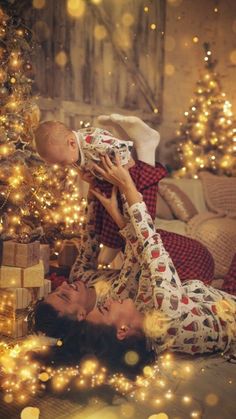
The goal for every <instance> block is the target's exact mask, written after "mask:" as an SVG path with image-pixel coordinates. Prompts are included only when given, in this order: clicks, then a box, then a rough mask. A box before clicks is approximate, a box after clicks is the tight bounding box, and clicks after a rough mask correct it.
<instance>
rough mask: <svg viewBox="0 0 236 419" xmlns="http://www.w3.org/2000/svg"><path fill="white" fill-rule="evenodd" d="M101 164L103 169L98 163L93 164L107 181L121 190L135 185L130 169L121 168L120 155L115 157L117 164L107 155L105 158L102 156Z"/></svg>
mask: <svg viewBox="0 0 236 419" xmlns="http://www.w3.org/2000/svg"><path fill="white" fill-rule="evenodd" d="M101 162H102V167H100V166H98V165H97V164H96V163H93V167H94V169H95V170H96V171H97V172H98V173H99V174H100V175H102V177H103V178H104V179H105V180H107V181H108V182H110V183H112V184H113V185H115V186H117V187H118V188H119V189H120V190H123V188H124V187H127V185H129V184H133V180H132V178H131V176H130V174H129V171H128V169H126V168H125V167H123V166H121V164H120V159H119V156H118V154H116V156H115V164H113V163H112V161H111V159H110V158H109V156H108V155H107V154H105V156H102V155H101Z"/></svg>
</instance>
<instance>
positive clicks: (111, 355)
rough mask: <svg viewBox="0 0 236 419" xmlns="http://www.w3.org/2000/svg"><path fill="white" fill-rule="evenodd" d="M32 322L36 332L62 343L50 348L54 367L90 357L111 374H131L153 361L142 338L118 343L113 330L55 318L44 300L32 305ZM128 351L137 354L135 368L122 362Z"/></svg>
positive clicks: (57, 314) (53, 312) (84, 321)
mask: <svg viewBox="0 0 236 419" xmlns="http://www.w3.org/2000/svg"><path fill="white" fill-rule="evenodd" d="M34 321H35V325H34V331H35V332H36V333H37V332H43V333H44V334H46V335H47V336H50V337H55V338H61V339H62V341H63V345H62V346H60V347H58V346H56V345H55V347H53V348H52V352H51V354H50V358H51V361H52V360H53V362H54V363H55V364H58V363H60V364H74V363H76V362H79V361H80V360H81V359H82V358H84V357H86V356H89V355H91V356H95V357H96V358H97V359H98V360H99V361H100V362H101V363H102V364H103V365H104V366H105V367H107V368H108V369H109V371H111V372H116V371H119V372H123V373H124V374H126V375H132V374H138V373H140V372H141V370H142V368H143V367H144V366H145V365H147V364H148V363H150V362H153V361H154V359H155V358H154V353H153V352H148V351H147V348H146V339H145V337H144V336H142V337H136V336H132V337H129V338H127V339H124V340H118V339H117V337H116V328H115V327H113V326H107V325H98V324H93V323H90V322H88V321H86V320H83V321H81V322H79V321H77V320H71V319H69V318H68V317H66V316H59V313H58V312H57V311H56V310H55V309H54V308H53V307H52V306H51V305H50V304H48V303H46V302H44V301H42V302H40V303H39V304H37V305H36V307H35V312H34ZM128 351H135V352H136V353H137V354H138V358H139V360H138V362H137V364H136V365H128V364H127V363H126V362H125V354H126V353H127V352H128ZM48 360H49V361H50V359H48Z"/></svg>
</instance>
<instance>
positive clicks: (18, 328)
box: [0, 310, 28, 338]
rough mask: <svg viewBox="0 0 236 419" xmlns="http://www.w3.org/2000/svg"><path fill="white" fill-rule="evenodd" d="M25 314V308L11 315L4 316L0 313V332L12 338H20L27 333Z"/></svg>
mask: <svg viewBox="0 0 236 419" xmlns="http://www.w3.org/2000/svg"><path fill="white" fill-rule="evenodd" d="M27 314H28V312H27V310H20V311H19V312H18V313H17V314H15V315H14V316H13V317H5V316H2V315H0V334H2V335H3V336H9V337H12V338H20V337H22V336H25V335H27V332H28V324H27V321H26V317H27Z"/></svg>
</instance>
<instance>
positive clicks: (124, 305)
mask: <svg viewBox="0 0 236 419" xmlns="http://www.w3.org/2000/svg"><path fill="white" fill-rule="evenodd" d="M138 315H139V313H138V311H137V309H136V307H135V305H134V302H133V300H131V298H127V299H125V300H123V301H115V300H112V299H108V300H107V301H106V303H105V304H104V305H103V307H101V308H99V309H98V308H95V309H93V310H92V311H90V313H88V314H87V317H86V320H88V321H89V322H91V323H94V324H105V325H107V326H115V327H116V329H117V330H118V329H119V328H120V327H122V326H123V325H126V326H128V327H130V326H132V325H133V324H135V323H136V319H137V317H138Z"/></svg>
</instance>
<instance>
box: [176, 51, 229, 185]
mask: <svg viewBox="0 0 236 419" xmlns="http://www.w3.org/2000/svg"><path fill="white" fill-rule="evenodd" d="M204 49H205V58H204V60H205V71H204V73H203V74H202V76H201V78H200V80H199V81H198V82H197V86H196V90H195V92H194V93H195V98H194V99H191V103H190V108H189V110H188V111H187V112H185V113H184V115H185V117H186V121H185V122H184V123H180V127H179V130H178V131H177V144H178V146H177V147H178V148H177V150H178V158H179V166H180V167H181V168H180V169H179V170H178V171H176V172H175V176H176V177H190V178H197V177H198V173H199V172H200V171H202V170H208V171H210V172H212V173H215V174H219V175H228V176H235V175H236V159H235V157H236V121H235V120H234V119H233V113H232V110H231V104H230V102H229V101H228V100H227V99H226V95H225V93H223V92H222V88H221V83H220V76H219V74H217V73H216V72H215V66H216V61H214V60H213V59H212V53H211V50H210V47H209V44H207V43H205V44H204Z"/></svg>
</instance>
